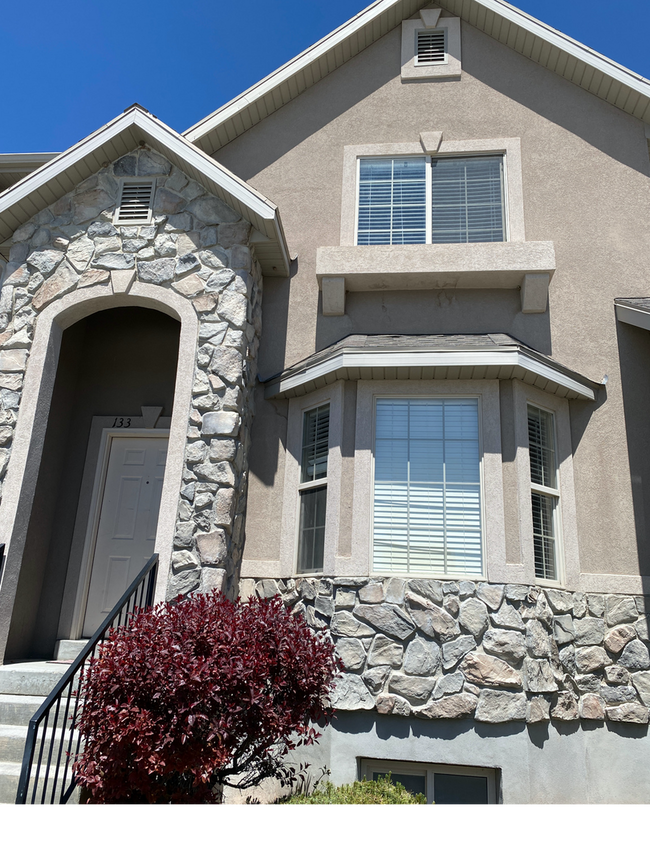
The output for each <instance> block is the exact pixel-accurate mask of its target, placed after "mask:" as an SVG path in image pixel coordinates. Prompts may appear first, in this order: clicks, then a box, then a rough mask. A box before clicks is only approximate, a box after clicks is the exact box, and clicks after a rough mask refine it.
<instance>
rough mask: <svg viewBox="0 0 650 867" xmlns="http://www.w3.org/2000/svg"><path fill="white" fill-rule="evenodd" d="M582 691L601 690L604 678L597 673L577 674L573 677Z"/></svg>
mask: <svg viewBox="0 0 650 867" xmlns="http://www.w3.org/2000/svg"><path fill="white" fill-rule="evenodd" d="M573 680H574V683H575V685H576V686H577V687H578V689H579V691H580V692H600V688H601V686H602V680H601V679H600V676H599V675H597V674H576V676H575V677H574V678H573Z"/></svg>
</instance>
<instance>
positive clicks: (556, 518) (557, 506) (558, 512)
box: [526, 401, 563, 583]
mask: <svg viewBox="0 0 650 867" xmlns="http://www.w3.org/2000/svg"><path fill="white" fill-rule="evenodd" d="M531 408H533V409H537V410H540V412H543V413H546V414H547V415H549V416H550V417H551V418H552V420H553V425H552V427H553V461H554V464H555V465H554V467H553V469H554V471H555V481H556V485H555V487H554V488H549V487H546V486H545V485H540V484H537V483H536V482H533V479H532V474H531V479H530V492H531V513H532V495H533V494H540V495H541V496H543V497H546V498H547V499H552V500H553V501H554V503H553V513H552V526H553V559H554V566H555V573H556V577H555V579H548V581H549V583H551V580H553V581H554V582H555V583H559V581H560V576H561V574H562V570H561V567H560V564H561V563H562V559H563V558H562V557H561V550H562V534H561V532H560V530H561V527H562V505H561V499H560V468H559V467H558V464H557V434H556V428H557V422H556V420H555V413H554V412H551V411H550V410H548V409H545V408H544V407H542V406H540V405H539V404H538V403H533V402H531V401H529V402H528V403H527V404H526V421H527V422H528V420H529V416H528V411H529V409H531ZM528 459H529V472H530V434H529V439H528ZM533 531H534V528H533ZM533 542H534V540H533ZM533 554H534V545H533ZM535 578H536V580H537V581H540V580H547V579H543V578H540V577H539V576H537V575H536V576H535Z"/></svg>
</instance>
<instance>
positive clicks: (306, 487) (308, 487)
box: [295, 400, 332, 575]
mask: <svg viewBox="0 0 650 867" xmlns="http://www.w3.org/2000/svg"><path fill="white" fill-rule="evenodd" d="M325 406H327V408H328V410H329V414H330V417H331V412H332V406H331V403H330V402H329V401H327V400H325V401H322V402H320V403H318V404H316V406H312V407H308V408H307V409H304V410H303V411H302V427H303V437H304V427H305V419H306V416H307V413H309V412H311V411H313V410H315V409H320V408H322V407H325ZM329 445H330V439H329V419H328V431H327V446H328V452H329ZM303 447H304V445H303V443H301V449H300V481H299V484H298V536H297V539H296V565H295V572H296V575H318V574H322V572H321V571H320V570H314V569H308V570H301V569H300V542H301V535H302V530H303V528H302V517H301V516H302V494H303V492H305V491H313V490H314V489H317V488H325V501H326V504H325V524H326V526H327V499H328V493H329V492H328V479H329V453H328V456H327V473H326V474H325V476H324V478H320V479H311V480H309V481H307V482H303V481H302V470H303ZM324 560H325V551H324V550H323V565H324Z"/></svg>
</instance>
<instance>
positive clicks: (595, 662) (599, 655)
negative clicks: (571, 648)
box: [576, 647, 611, 674]
mask: <svg viewBox="0 0 650 867" xmlns="http://www.w3.org/2000/svg"><path fill="white" fill-rule="evenodd" d="M610 662H611V660H610V658H609V656H607V654H606V653H605V651H604V650H603V649H602V647H581V648H579V649H578V650H576V668H577V670H578V671H579V672H582V673H583V674H590V673H591V672H592V671H598V669H600V668H604V667H605V666H606V665H609V663H610Z"/></svg>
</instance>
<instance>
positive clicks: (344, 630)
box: [330, 611, 375, 638]
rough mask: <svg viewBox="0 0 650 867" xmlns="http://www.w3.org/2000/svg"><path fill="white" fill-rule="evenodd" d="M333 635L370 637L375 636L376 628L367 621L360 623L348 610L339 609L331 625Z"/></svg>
mask: <svg viewBox="0 0 650 867" xmlns="http://www.w3.org/2000/svg"><path fill="white" fill-rule="evenodd" d="M330 630H331V632H332V635H340V636H342V637H344V638H369V637H371V636H374V634H375V630H374V629H372V628H371V627H370V626H366V624H365V623H360V622H359V621H358V620H356V619H355V618H354V617H353V616H352V615H351V614H350V613H349V612H348V611H337V612H336V614H335V615H334V617H332V623H331V625H330Z"/></svg>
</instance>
